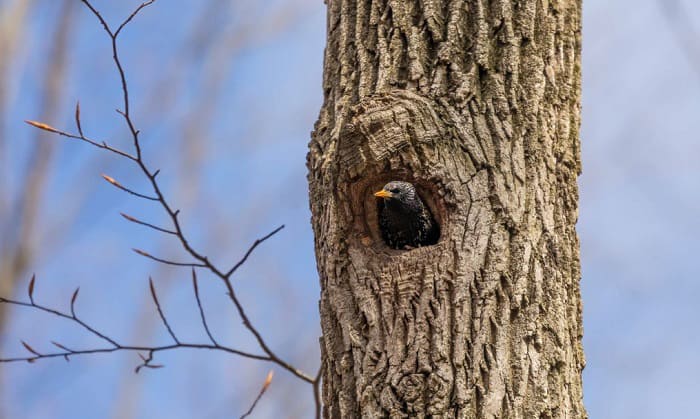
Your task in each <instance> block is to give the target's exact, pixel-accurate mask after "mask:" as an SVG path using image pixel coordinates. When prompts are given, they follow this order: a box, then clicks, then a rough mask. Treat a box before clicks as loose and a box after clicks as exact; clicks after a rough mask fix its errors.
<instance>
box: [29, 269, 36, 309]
mask: <svg viewBox="0 0 700 419" xmlns="http://www.w3.org/2000/svg"><path fill="white" fill-rule="evenodd" d="M35 280H36V275H32V279H31V280H29V287H28V288H27V294H29V301H31V302H32V304H34V281H35Z"/></svg>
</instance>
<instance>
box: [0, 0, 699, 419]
mask: <svg viewBox="0 0 700 419" xmlns="http://www.w3.org/2000/svg"><path fill="white" fill-rule="evenodd" d="M661 1H665V0H659V1H652V0H643V1H633V0H620V1H616V2H609V1H604V0H585V1H584V3H585V5H584V52H583V74H584V80H583V126H582V130H581V139H582V150H583V168H584V173H583V175H582V176H581V178H580V185H581V201H580V206H581V210H580V221H579V224H578V231H579V234H580V236H581V245H582V264H583V266H582V268H583V279H582V282H581V286H582V293H583V300H584V328H585V330H584V349H585V351H586V357H587V367H586V370H585V372H584V392H585V401H586V407H587V409H588V411H589V414H590V417H591V418H616V419H617V418H628V417H629V418H642V419H645V418H650V419H651V418H668V417H689V415H691V414H692V413H691V412H694V409H693V406H692V405H691V403H692V401H693V400H694V396H695V394H696V393H697V392H698V390H700V386H699V385H698V384H697V379H696V377H697V376H698V375H699V374H700V357H698V356H697V354H696V352H697V349H696V348H697V347H698V344H699V343H700V342H699V341H700V332H699V331H698V327H697V325H696V323H697V319H698V318H699V317H700V305H698V304H697V302H696V298H697V296H698V295H700V283H699V282H698V281H697V277H698V271H699V269H698V267H697V263H696V259H697V257H696V254H697V253H698V251H699V250H700V246H699V245H698V239H697V238H698V237H699V236H700V221H698V217H697V214H698V210H699V209H700V182H698V179H700V165H699V164H698V163H697V156H698V154H700V153H699V152H700V141H698V138H697V137H698V136H697V118H698V114H699V113H700V99H698V98H700V73H699V72H697V71H694V69H693V67H692V65H691V62H690V61H689V59H688V56H687V55H686V54H685V53H684V51H683V50H682V49H681V47H680V44H679V42H678V39H677V38H676V37H675V36H674V32H673V29H674V26H672V25H676V26H675V28H676V29H678V28H679V26H677V23H672V22H671V21H670V20H669V19H667V18H665V17H664V16H665V15H664V14H663V13H662V8H661V6H660V5H661ZM3 3H5V4H10V3H12V1H10V0H7V1H5V2H2V1H0V5H3ZM204 3H205V2H185V1H168V2H166V1H159V2H156V4H155V5H153V6H151V8H150V9H149V10H146V11H145V13H143V15H142V16H139V17H138V19H137V20H136V21H135V22H134V23H133V24H132V25H130V26H129V27H128V28H127V29H126V32H125V34H124V38H123V40H122V50H123V58H124V63H125V65H126V70H127V73H128V77H129V82H130V85H131V89H132V97H133V100H134V106H135V108H134V109H135V111H134V113H135V115H136V122H137V124H138V125H139V127H141V129H142V132H143V134H142V135H143V137H142V138H143V142H144V146H145V153H146V157H147V159H148V160H149V161H151V162H153V167H159V168H161V169H162V174H161V179H162V181H163V182H164V186H165V190H166V192H167V193H168V194H169V195H170V196H172V197H173V200H174V201H175V202H178V203H180V205H181V206H182V207H183V208H184V209H183V215H182V216H183V220H184V224H185V228H186V230H187V231H190V232H191V233H192V237H193V242H194V243H195V244H196V245H197V246H198V247H199V248H201V249H203V250H204V251H205V252H207V254H210V255H212V256H213V258H214V259H215V260H216V261H220V262H221V264H229V263H230V261H235V260H237V259H238V258H239V257H240V256H241V255H242V254H243V252H244V251H245V249H246V248H247V246H248V245H249V244H250V243H251V242H252V241H253V240H255V238H256V237H259V236H261V235H264V234H265V233H267V232H268V231H270V230H272V229H273V228H275V227H276V226H278V225H280V224H285V225H286V228H285V229H284V230H283V231H282V232H281V233H280V234H278V235H277V236H275V237H274V238H273V239H271V240H270V241H269V242H266V243H265V244H264V245H263V246H261V247H260V248H259V249H258V250H257V251H256V253H255V254H254V255H253V257H252V258H251V260H250V262H249V263H247V264H246V265H244V267H243V268H242V269H241V270H240V271H239V273H238V274H237V277H236V279H235V281H236V286H237V289H238V290H239V293H240V297H241V299H242V300H243V301H244V302H245V304H246V306H247V307H248V308H249V312H250V316H251V318H253V319H254V320H255V322H256V324H258V325H259V327H260V329H261V330H264V332H265V335H266V336H267V338H268V340H269V341H270V344H271V346H272V347H273V348H275V350H276V351H277V352H279V353H280V354H283V355H284V357H285V358H287V359H289V360H290V361H292V362H294V363H295V364H297V365H299V366H300V367H301V368H303V369H304V370H306V371H308V372H309V373H311V374H313V373H315V371H316V368H317V366H318V341H317V339H318V336H319V334H320V328H319V325H318V312H317V310H318V307H317V301H318V292H319V288H318V278H317V273H316V268H315V261H314V256H313V238H312V232H311V227H310V223H309V218H310V214H309V210H308V202H307V182H306V167H305V156H306V146H307V143H308V140H309V132H310V131H311V129H312V127H313V123H314V121H315V119H316V116H317V114H318V109H319V108H320V105H321V100H322V91H321V70H322V54H323V47H324V40H325V6H324V5H323V2H322V1H320V0H319V1H315V0H314V1H310V0H308V1H307V0H297V1H292V0H287V1H282V0H279V1H274V2H269V3H267V2H265V5H263V6H261V4H260V3H261V2H255V1H252V0H251V1H247V2H245V1H244V2H239V3H236V4H238V6H236V8H234V9H233V10H229V5H230V3H231V2H224V1H221V2H219V3H218V4H219V7H218V8H217V9H216V10H217V13H213V14H211V15H208V16H207V18H206V19H207V20H206V22H205V23H206V24H205V25H204V27H205V28H207V31H206V32H205V34H204V35H203V36H206V35H208V36H216V35H217V34H220V33H224V34H226V33H230V34H232V35H231V36H230V38H231V40H232V41H231V42H233V43H234V44H235V43H236V42H238V43H239V44H240V46H239V47H235V48H232V51H233V53H231V54H228V55H227V54H224V55H223V58H222V59H221V60H220V61H215V65H214V67H213V69H212V67H207V65H206V63H207V57H210V56H212V55H213V54H216V51H211V50H207V49H204V50H202V49H197V48H193V49H192V51H191V52H190V55H185V56H184V58H178V57H180V55H178V54H179V51H182V45H183V43H184V44H186V43H187V42H188V39H190V38H189V35H188V34H191V33H192V29H193V27H195V26H196V21H197V19H196V18H193V17H197V16H200V14H201V9H202V7H203V6H202V4H204ZM65 4H66V3H65V2H64V1H55V0H37V1H36V2H35V4H34V6H33V7H32V9H31V13H30V15H29V17H28V19H27V22H28V25H27V26H26V29H25V30H24V39H23V41H22V48H21V51H20V53H18V54H17V55H16V57H15V58H14V60H15V61H14V62H13V63H12V71H13V72H12V79H11V80H12V82H11V84H12V86H13V94H12V95H11V102H10V106H9V108H8V109H9V111H8V113H7V114H6V115H4V118H5V123H6V124H7V126H6V131H5V133H3V135H6V140H7V141H6V142H7V144H8V150H7V154H6V157H5V160H4V161H3V162H2V164H5V165H6V166H5V169H3V171H2V173H3V176H6V182H5V183H4V184H2V185H3V187H6V188H7V191H8V195H10V196H15V195H17V194H18V193H19V192H18V188H19V187H20V186H19V185H20V184H21V183H20V180H21V179H22V174H23V173H24V172H25V170H26V169H27V167H26V164H27V155H28V150H30V148H31V144H32V142H34V141H55V142H57V149H56V159H55V161H54V162H53V165H52V171H51V179H50V181H49V188H48V193H47V196H46V199H45V200H44V201H43V203H42V205H41V223H40V224H41V228H40V230H39V232H40V233H39V239H38V240H39V248H40V249H41V251H40V254H39V258H38V259H37V260H36V261H35V262H34V263H33V264H32V271H34V272H36V273H37V277H38V283H37V289H36V292H35V298H37V299H38V300H40V301H42V302H45V303H46V304H48V305H52V306H57V307H64V308H67V307H68V301H69V299H70V295H71V293H72V292H73V290H74V289H75V287H77V286H80V287H81V291H80V297H79V301H78V311H79V312H80V313H81V315H82V316H84V317H85V318H86V319H88V320H89V321H90V322H91V323H92V324H93V325H95V326H97V327H101V328H103V329H105V330H109V331H110V333H111V335H112V336H113V337H115V338H119V339H120V340H124V341H128V342H134V341H146V342H158V343H164V342H167V339H168V337H167V334H166V332H165V330H162V327H161V325H160V324H159V323H158V322H157V317H156V316H157V313H156V312H155V309H154V308H153V307H152V306H151V305H150V301H149V300H148V298H149V296H148V285H147V284H148V276H149V275H152V276H153V278H154V281H155V283H156V285H157V287H158V289H159V290H160V292H161V300H162V302H163V306H164V309H165V311H166V313H167V314H168V316H169V317H170V319H171V322H172V323H173V327H174V329H175V330H176V331H177V332H178V334H179V335H182V336H184V337H187V338H188V340H197V339H203V338H204V337H205V336H204V335H203V331H202V330H201V328H200V327H199V323H198V321H199V319H198V317H197V315H198V314H197V312H196V310H195V306H194V305H193V296H192V292H191V288H190V280H189V276H188V275H189V274H188V272H186V271H183V270H178V269H166V268H163V267H160V266H156V265H155V264H153V263H150V262H149V261H147V260H144V259H143V258H140V257H139V256H137V255H135V254H133V253H132V252H130V250H129V249H131V248H132V247H140V248H143V249H145V250H147V251H152V252H153V253H158V254H164V255H169V256H172V257H174V258H180V259H182V258H184V257H185V255H184V254H183V253H181V252H180V251H179V250H178V247H177V245H176V243H174V242H172V241H171V240H168V239H167V238H163V237H160V236H158V235H157V234H155V233H153V232H150V231H147V230H144V229H143V228H141V227H139V226H136V225H133V224H129V223H127V222H125V221H124V220H123V219H121V217H120V216H119V212H120V211H123V212H127V213H129V214H131V215H134V216H138V217H139V218H143V219H147V220H149V221H153V222H159V221H160V222H162V223H165V219H164V218H163V216H162V214H161V213H160V212H159V211H158V209H157V208H156V207H154V206H151V205H149V204H148V203H145V202H142V201H137V200H134V199H133V198H132V197H129V196H127V195H125V194H123V193H121V192H120V191H118V190H116V189H114V188H111V187H109V185H107V184H106V183H105V182H104V181H103V180H101V179H100V174H101V173H108V174H110V175H111V176H113V177H115V178H117V179H119V180H120V181H122V182H123V183H125V184H128V185H130V186H132V187H134V188H135V189H138V190H146V189H145V188H146V184H145V183H144V182H143V179H141V178H140V177H139V174H138V172H137V171H136V170H134V168H133V167H129V165H128V164H126V163H124V162H121V161H119V160H117V159H114V158H112V157H109V156H106V157H105V156H102V157H100V154H99V153H98V152H97V150H95V149H91V148H88V147H87V146H86V145H85V144H81V143H76V142H70V141H63V140H58V139H57V138H53V137H50V136H44V135H42V136H39V138H37V137H36V133H35V132H34V131H32V130H31V129H30V128H29V127H27V126H26V125H24V124H23V123H22V120H24V119H36V118H38V116H37V115H38V112H39V109H40V102H39V100H38V98H39V97H40V95H39V94H38V93H39V90H40V88H39V87H38V86H40V85H41V80H42V77H43V76H42V74H43V73H42V72H43V71H44V70H43V69H44V67H45V65H46V59H47V51H48V49H49V46H50V45H51V44H50V40H51V37H50V35H49V34H50V33H51V31H52V30H53V29H52V28H53V27H54V25H55V21H56V19H57V16H58V14H59V12H60V11H61V10H62V7H65ZM136 4H138V2H135V1H122V2H110V1H106V0H103V1H95V5H96V6H97V7H98V8H99V9H100V10H102V11H103V12H104V15H105V16H106V17H107V19H108V20H109V21H110V22H117V21H118V20H120V18H121V17H123V16H125V15H127V14H128V13H129V11H130V10H131V9H132V8H133V7H134V6H135V5H136ZM683 4H684V7H685V16H686V17H687V18H688V20H689V21H691V22H696V23H695V25H696V28H699V29H698V30H700V4H697V3H693V2H690V1H685V2H683ZM0 9H1V8H0ZM243 16H246V18H247V19H244V18H243ZM249 16H253V17H252V18H249ZM74 19H75V20H74V22H75V27H74V29H73V31H72V33H71V38H70V39H71V43H70V48H69V50H68V66H67V70H66V78H65V81H64V83H63V84H62V88H63V92H62V95H61V99H60V101H59V102H60V103H59V105H58V109H60V111H59V112H58V114H57V115H56V117H55V119H54V120H52V121H47V122H50V123H52V124H53V125H55V126H57V127H66V128H70V127H72V126H73V125H72V124H73V122H72V115H73V109H74V108H73V107H74V104H75V101H76V100H80V101H81V108H82V119H83V128H84V129H85V131H86V133H90V135H93V136H94V137H97V138H107V139H109V140H110V141H112V142H114V143H115V144H120V145H122V146H124V147H128V142H127V141H125V140H124V139H125V138H127V137H126V136H125V135H124V134H125V131H124V127H123V123H122V121H121V119H120V118H119V116H118V115H117V114H116V113H115V112H114V108H115V107H117V106H120V96H119V95H120V90H119V88H118V87H119V86H118V83H117V78H116V73H115V72H114V71H113V68H112V63H111V57H110V54H109V50H108V47H109V45H108V39H107V38H106V36H105V35H104V33H103V32H102V31H101V29H100V27H99V25H98V24H97V22H96V21H95V19H94V18H93V17H92V16H91V15H90V14H88V13H87V12H86V10H85V9H84V8H83V7H77V8H76V9H75V16H74ZM251 20H254V21H255V22H259V25H258V28H257V29H256V28H255V27H253V28H249V27H247V26H246V22H250V21H251ZM266 22H267V23H266ZM270 22H273V23H270ZM248 26H250V24H249V23H248ZM241 27H242V28H244V30H241V29H237V28H241ZM260 27H262V28H263V29H260ZM236 45H238V44H236ZM697 51H700V48H698V49H697V50H696V52H697ZM217 71H220V72H221V74H222V76H221V77H222V80H223V81H222V82H221V83H220V84H219V85H217V86H216V88H215V89H214V91H212V92H211V94H207V95H206V97H205V98H202V97H200V96H201V95H200V92H202V91H204V90H206V81H207V80H208V79H211V75H212V74H217V73H216V72H217ZM154 89H155V90H157V89H161V90H157V94H154V93H153V91H154ZM208 102H211V103H208ZM199 111H202V112H203V115H200V119H199V121H200V124H199V125H200V126H198V127H197V129H196V130H194V131H193V132H187V131H185V130H183V126H186V122H187V120H188V117H191V116H192V115H199V114H198V112H199ZM204 111H206V112H204ZM195 122H196V121H195ZM194 125H197V124H196V123H195V124H194ZM187 147H194V148H193V149H194V150H195V151H196V152H197V154H198V155H199V156H201V159H202V160H203V161H206V167H204V168H202V167H201V166H198V164H199V163H198V162H194V163H193V162H191V161H187V159H184V158H182V157H181V156H182V155H183V153H184V151H185V150H191V149H188V148H187ZM193 165H194V166H193ZM193 167H194V169H193ZM57 232H58V233H57ZM59 233H60V234H59ZM200 279H201V282H202V296H203V298H204V299H205V301H206V304H207V308H208V312H209V313H210V316H209V317H210V320H211V322H212V327H213V329H214V330H215V333H216V335H217V336H218V337H220V338H221V340H223V341H226V342H228V343H230V344H231V345H235V346H236V347H239V348H242V349H253V348H255V343H254V342H253V341H252V340H251V339H250V337H249V336H248V335H247V334H246V333H245V332H244V331H243V327H242V325H241V324H240V322H239V321H238V320H236V316H235V313H234V311H233V310H232V308H231V307H230V305H229V303H228V301H227V300H226V297H225V296H224V295H223V292H224V290H223V289H222V287H221V286H220V284H219V283H218V282H217V281H216V280H215V279H214V278H211V277H208V276H207V275H205V274H202V275H201V278H200ZM23 294H24V293H23V292H20V295H23ZM12 316H13V317H12V325H11V326H10V327H9V330H7V331H6V332H7V333H6V334H5V336H2V346H1V348H0V349H1V350H2V353H3V354H4V355H13V354H15V355H16V354H22V353H23V349H22V347H21V345H20V344H19V343H18V338H23V339H26V340H27V341H28V342H30V343H31V344H32V345H33V346H34V347H36V348H37V349H39V350H42V349H44V350H48V348H49V341H50V340H52V339H56V340H60V341H61V342H62V343H65V344H66V345H68V346H71V345H73V346H76V347H85V346H90V345H94V344H95V343H97V342H96V341H95V340H94V339H93V338H91V337H89V336H86V335H85V334H84V333H82V332H81V331H80V330H78V329H76V328H75V327H74V325H71V324H69V323H67V322H64V321H58V320H56V319H53V318H47V317H46V316H42V315H38V314H37V313H32V312H31V311H27V310H13V311H12ZM232 319H233V320H232ZM139 331H140V332H139ZM149 331H153V333H149ZM139 333H142V334H143V333H145V335H144V336H139ZM157 361H158V362H160V363H163V364H165V365H166V368H163V369H160V370H157V371H144V372H143V373H141V374H139V375H134V374H132V373H131V371H132V370H133V367H134V366H135V365H137V363H138V358H137V357H136V355H135V354H111V355H101V356H95V357H84V358H79V359H77V358H76V359H74V360H73V361H72V362H71V363H70V364H67V363H65V362H63V361H59V360H56V361H47V362H40V363H37V364H34V365H26V364H11V365H6V366H4V367H3V369H2V387H3V389H4V390H5V394H4V401H3V403H2V405H3V410H4V413H5V414H6V415H7V417H9V418H19V417H22V418H83V417H84V418H88V417H91V418H93V417H116V416H115V415H120V414H126V413H124V412H129V414H130V417H135V418H154V417H168V418H191V417H211V418H219V417H229V416H230V415H231V412H233V414H234V416H236V415H235V414H236V413H237V414H238V415H240V413H242V412H243V411H244V410H245V409H246V408H247V405H248V404H249V403H250V401H251V400H252V399H253V398H254V397H255V394H256V393H257V391H258V388H259V385H260V384H261V383H262V381H263V380H264V378H265V375H266V374H267V371H269V370H270V369H273V370H275V378H274V381H273V385H272V386H271V387H270V390H269V392H268V394H267V395H266V396H265V398H264V399H263V400H262V402H261V403H260V405H259V407H258V410H257V411H256V412H257V417H308V416H309V412H310V409H311V407H312V398H311V389H310V387H309V386H306V385H305V384H300V383H299V382H298V381H297V380H296V379H294V378H293V377H291V376H290V375H289V374H288V373H286V372H285V371H283V370H280V369H279V368H275V367H273V366H271V365H269V364H265V363H258V362H251V361H247V360H241V359H239V358H235V357H231V356H228V355H225V354H217V353H208V352H196V351H181V352H171V353H163V354H159V356H158V359H157ZM281 412H283V413H284V415H283V416H280V415H281Z"/></svg>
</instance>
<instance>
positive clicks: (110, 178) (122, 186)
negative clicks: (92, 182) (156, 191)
mask: <svg viewBox="0 0 700 419" xmlns="http://www.w3.org/2000/svg"><path fill="white" fill-rule="evenodd" d="M102 179H104V180H106V181H107V182H109V183H111V184H112V185H114V186H115V187H117V188H118V189H121V190H122V191H124V192H127V193H130V194H131V195H134V196H135V197H138V198H143V199H148V200H149V201H157V200H158V198H154V197H152V196H148V195H144V194H140V193H138V192H135V191H133V190H131V189H129V188H127V187H126V186H124V185H122V184H121V183H119V182H117V181H116V180H115V179H114V178H113V177H111V176H107V175H105V174H102Z"/></svg>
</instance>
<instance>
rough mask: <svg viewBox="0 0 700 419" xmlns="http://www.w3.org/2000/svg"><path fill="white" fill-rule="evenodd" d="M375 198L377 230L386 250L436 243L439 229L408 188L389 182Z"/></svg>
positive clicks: (397, 182) (404, 183)
mask: <svg viewBox="0 0 700 419" xmlns="http://www.w3.org/2000/svg"><path fill="white" fill-rule="evenodd" d="M375 196H378V197H381V198H382V200H383V202H381V203H380V208H379V229H380V230H381V233H382V238H383V239H384V241H385V242H386V244H387V245H389V247H392V248H394V249H406V248H414V247H420V246H428V245H431V244H435V243H437V240H438V238H439V235H440V232H439V227H438V225H437V223H436V222H435V220H434V219H433V216H432V214H430V210H429V209H428V207H427V206H426V205H425V204H424V203H423V201H422V200H421V198H420V196H418V193H417V192H416V188H415V187H414V186H413V185H412V184H410V183H408V182H401V181H392V182H389V183H387V184H386V185H384V188H383V189H382V190H381V191H379V192H377V193H376V194H375Z"/></svg>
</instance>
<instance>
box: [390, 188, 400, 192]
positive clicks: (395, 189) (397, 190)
mask: <svg viewBox="0 0 700 419" xmlns="http://www.w3.org/2000/svg"><path fill="white" fill-rule="evenodd" d="M389 192H391V193H399V188H394V189H392V190H390V191H389Z"/></svg>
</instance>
